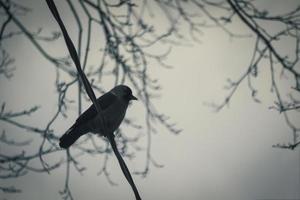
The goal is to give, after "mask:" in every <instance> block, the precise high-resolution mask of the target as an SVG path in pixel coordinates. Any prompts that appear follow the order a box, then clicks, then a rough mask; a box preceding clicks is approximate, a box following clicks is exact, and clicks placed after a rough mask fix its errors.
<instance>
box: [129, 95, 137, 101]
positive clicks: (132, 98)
mask: <svg viewBox="0 0 300 200" xmlns="http://www.w3.org/2000/svg"><path fill="white" fill-rule="evenodd" d="M130 100H138V98H136V97H135V96H133V95H131V96H130Z"/></svg>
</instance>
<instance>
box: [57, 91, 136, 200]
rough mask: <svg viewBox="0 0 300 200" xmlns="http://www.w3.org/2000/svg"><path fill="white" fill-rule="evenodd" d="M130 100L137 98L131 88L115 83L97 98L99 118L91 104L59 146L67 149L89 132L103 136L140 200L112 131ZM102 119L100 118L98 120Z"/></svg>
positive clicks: (67, 132) (65, 134)
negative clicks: (99, 109) (99, 111)
mask: <svg viewBox="0 0 300 200" xmlns="http://www.w3.org/2000/svg"><path fill="white" fill-rule="evenodd" d="M131 100H138V99H137V98H136V97H135V96H133V94H132V90H131V89H130V88H129V87H128V86H126V85H117V86H115V87H114V88H113V89H111V90H110V91H109V92H107V93H105V94H103V95H102V96H101V97H99V98H98V99H97V103H98V104H99V105H100V108H101V113H99V114H100V115H101V118H100V117H99V114H98V112H97V110H96V108H95V106H94V105H91V106H90V107H89V108H88V109H87V110H86V111H84V112H83V113H82V114H81V115H80V116H79V117H78V118H77V119H76V121H75V123H74V124H73V125H72V126H71V127H70V128H69V129H68V130H67V131H66V132H65V133H64V134H63V136H62V137H61V138H60V139H59V146H60V147H61V148H64V149H68V148H69V147H70V146H72V144H74V143H75V142H76V141H77V140H78V139H79V138H80V137H81V136H82V135H85V134H87V133H89V132H91V133H94V134H98V135H100V136H105V137H106V138H107V139H108V140H109V142H110V144H111V147H112V149H113V151H114V153H115V155H116V157H117V159H118V161H119V165H120V167H121V169H122V172H123V174H124V176H125V177H126V179H127V181H128V182H129V184H130V186H131V188H132V190H133V192H134V195H135V198H136V200H141V197H140V195H139V192H138V190H137V188H136V186H135V184H134V181H133V179H132V177H131V174H130V172H129V170H128V168H127V166H126V163H125V162H124V160H123V158H122V156H121V154H120V152H119V151H118V148H117V145H116V142H115V139H114V132H115V131H116V130H117V129H118V128H119V126H120V124H121V123H122V121H123V119H124V117H125V114H126V110H127V108H128V105H129V102H130V101H131ZM100 119H102V120H100Z"/></svg>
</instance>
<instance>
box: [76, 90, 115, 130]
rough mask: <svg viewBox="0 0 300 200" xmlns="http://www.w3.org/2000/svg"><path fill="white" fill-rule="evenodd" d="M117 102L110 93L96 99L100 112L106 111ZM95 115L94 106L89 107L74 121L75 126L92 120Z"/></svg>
mask: <svg viewBox="0 0 300 200" xmlns="http://www.w3.org/2000/svg"><path fill="white" fill-rule="evenodd" d="M116 100H117V97H116V96H115V95H113V94H112V93H110V92H107V93H105V94H104V95H102V96H101V97H99V98H98V99H97V102H98V103H99V104H100V107H101V109H102V110H105V109H107V108H108V107H109V106H110V105H112V104H113V103H114V102H115V101H116ZM96 115H97V110H96V109H95V106H94V105H91V106H90V107H89V108H88V109H87V110H86V111H84V113H82V114H81V115H80V116H79V117H78V118H77V120H76V122H75V125H80V124H84V123H86V122H87V121H89V120H91V119H93V118H94V117H96Z"/></svg>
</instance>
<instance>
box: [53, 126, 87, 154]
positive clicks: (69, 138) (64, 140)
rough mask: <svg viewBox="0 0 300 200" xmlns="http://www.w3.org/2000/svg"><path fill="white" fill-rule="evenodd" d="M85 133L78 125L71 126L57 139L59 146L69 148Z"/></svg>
mask: <svg viewBox="0 0 300 200" xmlns="http://www.w3.org/2000/svg"><path fill="white" fill-rule="evenodd" d="M84 134H86V132H85V131H82V130H80V128H79V127H76V126H74V125H73V126H72V127H71V128H70V129H69V130H68V131H67V132H66V133H65V134H64V135H63V136H61V138H60V139H59V146H60V147H61V148H64V149H67V148H69V147H70V146H71V145H72V144H74V142H76V140H77V139H78V138H79V137H80V136H82V135H84Z"/></svg>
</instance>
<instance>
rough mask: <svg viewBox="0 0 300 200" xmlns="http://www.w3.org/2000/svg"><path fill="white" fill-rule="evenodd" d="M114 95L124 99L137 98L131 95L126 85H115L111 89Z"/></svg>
mask: <svg viewBox="0 0 300 200" xmlns="http://www.w3.org/2000/svg"><path fill="white" fill-rule="evenodd" d="M110 92H111V93H113V94H114V95H116V96H117V97H119V98H123V99H125V100H128V101H130V100H138V99H137V98H136V97H135V96H133V95H132V91H131V89H130V88H129V87H128V86H126V85H117V86H116V87H114V88H113V89H112V90H111V91H110Z"/></svg>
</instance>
